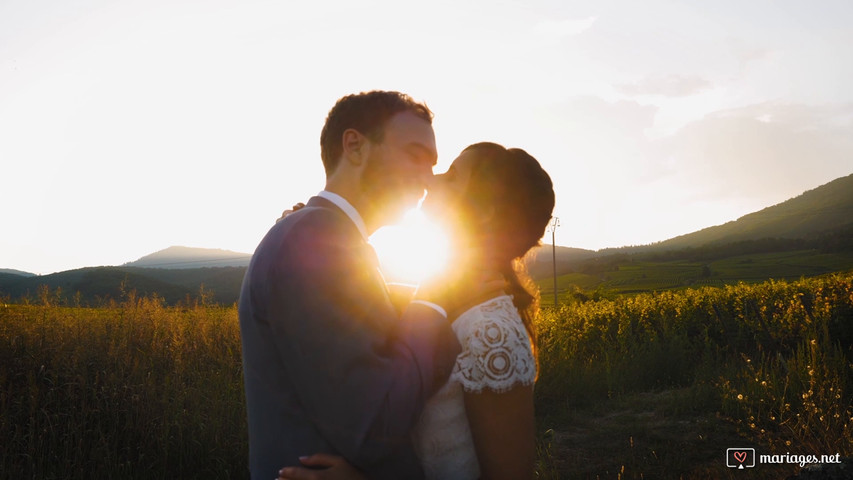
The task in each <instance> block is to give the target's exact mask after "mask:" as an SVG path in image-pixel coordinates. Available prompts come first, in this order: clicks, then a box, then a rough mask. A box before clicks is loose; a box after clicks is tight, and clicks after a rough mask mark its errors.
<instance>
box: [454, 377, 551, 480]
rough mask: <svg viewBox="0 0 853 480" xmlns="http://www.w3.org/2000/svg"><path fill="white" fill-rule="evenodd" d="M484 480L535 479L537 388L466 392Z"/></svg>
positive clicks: (525, 387) (524, 387) (518, 387)
mask: <svg viewBox="0 0 853 480" xmlns="http://www.w3.org/2000/svg"><path fill="white" fill-rule="evenodd" d="M465 410H466V413H467V415H468V422H469V424H470V425H471V434H472V436H473V438H474V447H475V449H476V451H477V459H478V461H479V463H480V478H481V480H498V479H515V480H518V479H532V478H533V475H534V465H535V462H536V438H535V435H536V434H535V422H534V419H533V387H532V386H524V385H518V386H516V387H514V388H512V389H511V390H509V391H508V392H505V393H495V392H493V391H489V390H486V391H484V392H483V393H470V392H465Z"/></svg>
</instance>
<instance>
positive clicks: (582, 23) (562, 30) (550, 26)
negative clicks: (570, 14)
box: [533, 17, 596, 40]
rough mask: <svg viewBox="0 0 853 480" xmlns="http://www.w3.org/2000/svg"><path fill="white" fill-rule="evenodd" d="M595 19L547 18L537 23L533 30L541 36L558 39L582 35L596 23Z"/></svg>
mask: <svg viewBox="0 0 853 480" xmlns="http://www.w3.org/2000/svg"><path fill="white" fill-rule="evenodd" d="M595 20H596V17H587V18H582V19H577V18H569V19H565V20H545V21H543V22H539V23H537V24H536V25H535V26H534V27H533V31H534V32H535V33H536V34H537V35H539V36H541V37H546V38H549V39H553V40H557V39H560V38H564V37H568V36H573V35H580V34H581V33H583V32H585V31H587V30H589V29H590V28H591V27H592V25H593V24H594V23H595Z"/></svg>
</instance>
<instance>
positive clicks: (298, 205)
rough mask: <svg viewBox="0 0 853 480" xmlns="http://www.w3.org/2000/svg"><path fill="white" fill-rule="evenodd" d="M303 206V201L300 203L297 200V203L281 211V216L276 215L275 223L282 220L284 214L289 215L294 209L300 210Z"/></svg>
mask: <svg viewBox="0 0 853 480" xmlns="http://www.w3.org/2000/svg"><path fill="white" fill-rule="evenodd" d="M303 207H305V204H304V203H302V202H299V203H297V204H296V205H294V206H292V207H290V208H289V209H287V210H285V211H283V212H281V216H280V217H278V219H277V220H276V221H275V223H278V222H280V221H282V220H284V217H286V216H288V215H290V214H291V213H293V212H295V211H297V210H301V209H302V208H303Z"/></svg>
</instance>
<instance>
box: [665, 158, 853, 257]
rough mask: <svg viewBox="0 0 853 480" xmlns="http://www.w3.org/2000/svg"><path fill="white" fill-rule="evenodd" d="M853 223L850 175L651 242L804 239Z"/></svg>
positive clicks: (679, 245) (691, 244) (693, 244)
mask: <svg viewBox="0 0 853 480" xmlns="http://www.w3.org/2000/svg"><path fill="white" fill-rule="evenodd" d="M851 227H853V175H848V176H846V177H841V178H837V179H835V180H833V181H831V182H829V183H827V184H825V185H822V186H820V187H818V188H815V189H813V190H809V191H807V192H805V193H803V194H802V195H800V196H798V197H795V198H792V199H790V200H787V201H785V202H782V203H780V204H778V205H774V206H772V207H768V208H765V209H763V210H760V211H758V212H755V213H750V214H749V215H744V216H743V217H741V218H739V219H737V220H735V221H732V222H728V223H726V224H723V225H718V226H715V227H709V228H705V229H703V230H699V231H698V232H693V233H689V234H687V235H681V236H679V237H675V238H672V239H669V240H666V241H663V242H660V243H656V244H654V245H651V247H653V248H654V249H655V250H661V249H665V250H678V249H683V248H699V247H705V246H709V245H722V244H731V243H736V242H743V241H751V240H761V239H767V238H779V239H806V238H815V237H818V236H821V235H826V234H828V233H830V232H832V231H837V230H843V229H848V230H849V229H850V228H851Z"/></svg>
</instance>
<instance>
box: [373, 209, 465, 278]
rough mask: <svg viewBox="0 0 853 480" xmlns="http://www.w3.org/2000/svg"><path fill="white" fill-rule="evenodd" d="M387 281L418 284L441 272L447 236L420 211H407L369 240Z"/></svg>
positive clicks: (447, 253) (446, 252)
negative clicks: (393, 223) (397, 221)
mask: <svg viewBox="0 0 853 480" xmlns="http://www.w3.org/2000/svg"><path fill="white" fill-rule="evenodd" d="M370 244H371V245H373V248H374V249H376V255H377V256H378V257H379V264H380V266H381V268H382V273H383V275H385V280H386V281H387V282H394V283H407V284H419V283H421V282H422V281H423V280H424V279H426V278H428V277H431V276H433V275H436V274H438V273H440V272H441V271H442V270H443V269H444V268H445V267H446V266H447V261H448V257H449V253H450V250H449V248H450V242H449V239H448V238H447V235H446V234H445V233H444V232H443V231H442V230H441V229H440V228H439V227H438V226H437V225H436V224H435V223H433V222H431V221H430V220H429V219H427V218H426V217H425V216H424V214H423V212H422V211H421V210H420V209H419V208H414V209H412V210H409V211H408V212H407V213H406V215H405V216H404V218H403V220H402V221H401V222H400V223H399V224H397V225H392V226H388V227H383V228H381V229H379V230H377V231H376V233H374V234H373V235H372V236H371V237H370Z"/></svg>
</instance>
